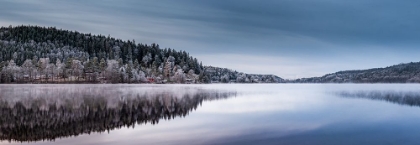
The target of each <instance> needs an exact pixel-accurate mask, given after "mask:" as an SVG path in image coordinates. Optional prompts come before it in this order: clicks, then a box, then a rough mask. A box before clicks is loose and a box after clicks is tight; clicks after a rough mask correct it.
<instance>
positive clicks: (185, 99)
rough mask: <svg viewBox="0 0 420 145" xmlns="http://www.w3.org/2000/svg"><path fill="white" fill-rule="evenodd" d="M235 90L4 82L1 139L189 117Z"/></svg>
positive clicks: (27, 139) (29, 138)
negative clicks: (207, 103)
mask: <svg viewBox="0 0 420 145" xmlns="http://www.w3.org/2000/svg"><path fill="white" fill-rule="evenodd" d="M235 95H236V92H228V91H216V90H206V89H200V88H188V87H177V88H170V87H149V88H138V87H131V86H125V87H111V86H108V87H107V86H102V87H89V86H87V85H85V86H83V85H82V86H75V85H71V86H70V87H69V86H65V87H52V86H48V85H46V86H45V85H44V86H42V87H39V86H32V85H29V86H24V87H19V86H0V96H1V97H0V115H1V117H0V139H1V140H9V141H21V142H30V141H40V140H55V139H56V138H62V137H69V136H77V135H80V134H90V133H93V132H105V131H108V132H109V131H110V130H113V129H118V128H122V127H134V126H135V125H136V124H145V123H151V124H157V123H158V122H159V120H160V119H165V120H170V119H173V118H175V117H185V116H187V115H188V113H189V112H191V111H193V110H195V109H197V107H198V105H201V103H202V102H203V101H211V100H217V99H225V98H228V97H231V96H235Z"/></svg>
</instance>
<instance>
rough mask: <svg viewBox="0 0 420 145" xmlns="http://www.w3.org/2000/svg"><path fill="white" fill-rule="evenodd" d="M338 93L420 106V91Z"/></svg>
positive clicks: (345, 95) (352, 96)
mask: <svg viewBox="0 0 420 145" xmlns="http://www.w3.org/2000/svg"><path fill="white" fill-rule="evenodd" d="M338 95H340V96H342V97H350V98H366V99H372V100H382V101H387V102H391V103H396V104H401V105H409V106H419V107H420V92H382V91H370V92H365V91H359V92H340V93H338Z"/></svg>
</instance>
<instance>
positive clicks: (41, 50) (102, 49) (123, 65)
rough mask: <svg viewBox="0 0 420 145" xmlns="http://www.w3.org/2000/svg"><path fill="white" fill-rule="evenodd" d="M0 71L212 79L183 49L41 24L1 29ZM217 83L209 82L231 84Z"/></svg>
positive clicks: (37, 77) (6, 75)
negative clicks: (42, 25)
mask: <svg viewBox="0 0 420 145" xmlns="http://www.w3.org/2000/svg"><path fill="white" fill-rule="evenodd" d="M0 70H1V74H0V83H211V82H212V80H215V79H216V78H215V76H214V75H211V71H210V73H207V72H206V71H204V66H203V64H201V62H199V61H198V60H197V59H196V58H193V57H192V56H190V55H189V54H188V53H187V52H185V51H177V50H174V49H171V48H164V49H162V48H160V47H159V45H158V44H151V45H147V44H142V43H136V42H135V41H134V40H131V41H130V40H128V41H123V40H121V39H116V38H112V37H110V36H103V35H92V34H84V33H79V32H77V31H68V30H61V29H56V28H54V27H48V28H46V27H39V26H17V27H12V26H9V27H1V28H0ZM242 74H243V73H242ZM245 75H246V74H245ZM220 76H223V74H222V75H220ZM237 76H238V75H233V76H232V77H230V78H229V80H231V79H232V80H233V79H235V80H236V77H237ZM247 77H248V78H249V79H251V76H247ZM276 77H277V76H276ZM277 78H278V77H277ZM218 79H220V81H213V82H230V81H224V80H221V79H222V78H221V77H219V78H218ZM240 79H242V78H240ZM243 79H244V80H246V78H243ZM253 80H257V79H255V78H254V79H253ZM260 80H261V79H260ZM238 82H249V83H252V82H254V83H256V82H255V81H238ZM263 82H273V83H277V82H278V81H265V80H264V81H263Z"/></svg>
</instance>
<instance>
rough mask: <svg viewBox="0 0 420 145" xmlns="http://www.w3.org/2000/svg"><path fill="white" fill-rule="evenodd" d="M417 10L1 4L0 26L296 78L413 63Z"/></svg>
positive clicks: (399, 4)
mask: <svg viewBox="0 0 420 145" xmlns="http://www.w3.org/2000/svg"><path fill="white" fill-rule="evenodd" d="M419 5H420V2H418V1H414V0H408V1H392V0H383V1H381V2H378V1H375V0H356V1H344V0H334V1H333V0H316V1H310V0H282V1H278V0H265V1H257V0H229V1H195V0H178V1H170V0H159V1H153V0H142V1H135V0H125V1H111V0H101V1H99V0H92V1H82V0H75V1H61V0H59V1H54V0H43V1H31V0H5V1H2V4H1V5H0V13H1V15H0V20H1V21H0V24H1V25H2V26H8V25H10V24H11V25H22V24H23V25H28V24H30V25H40V26H56V27H58V28H62V29H69V30H77V31H80V32H84V33H93V34H102V35H108V34H109V35H111V36H113V37H116V38H121V39H124V40H132V39H134V40H136V42H138V43H148V44H150V43H158V44H160V46H161V47H170V48H174V49H177V50H186V51H188V52H190V54H191V55H194V56H205V55H207V56H212V57H213V58H214V59H213V58H212V59H208V58H202V59H203V61H205V62H206V63H205V64H207V65H217V64H220V62H218V61H219V60H220V59H223V56H225V55H230V56H236V58H238V57H242V56H243V57H246V58H242V59H251V60H249V61H250V62H255V63H252V64H254V65H253V66H252V67H250V66H246V65H244V64H241V63H239V62H238V63H236V62H232V61H230V62H226V64H227V65H222V66H229V67H232V68H233V69H237V70H240V71H249V72H251V73H253V72H257V73H264V74H270V73H274V74H276V75H279V76H281V77H286V78H295V77H296V76H302V77H309V76H314V75H321V74H325V73H330V71H331V70H338V69H340V70H341V69H343V70H346V69H357V68H360V69H362V68H369V67H383V66H387V65H393V64H398V63H402V62H409V61H419V60H418V57H417V56H415V55H413V54H419V53H420V49H417V46H419V44H420V42H419V41H418V39H419V38H420V33H418V32H419V31H420V27H418V25H419V22H420V19H418V18H419V15H420V9H418V6H419ZM261 57H268V58H273V59H270V60H260V59H259V58H261ZM198 58H199V59H200V60H201V58H200V57H198ZM384 58H389V59H384ZM362 60H363V61H362ZM247 61H248V60H247ZM267 61H268V62H267ZM296 64H299V65H296ZM337 66H339V67H337ZM247 68H252V70H250V69H247ZM279 70H287V73H285V71H279Z"/></svg>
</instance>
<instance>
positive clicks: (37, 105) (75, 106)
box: [0, 84, 420, 145]
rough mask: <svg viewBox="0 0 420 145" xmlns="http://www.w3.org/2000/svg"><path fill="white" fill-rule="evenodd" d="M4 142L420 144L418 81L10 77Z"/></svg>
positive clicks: (4, 92)
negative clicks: (31, 80) (26, 80)
mask: <svg viewBox="0 0 420 145" xmlns="http://www.w3.org/2000/svg"><path fill="white" fill-rule="evenodd" d="M0 107H1V110H0V114H1V118H0V140H1V142H0V144H22V143H23V144H63V145H64V144H69V145H73V144H90V145H96V144H97V145H114V144H121V145H123V144H129V145H130V144H132V145H139V144H145V145H148V144H156V145H160V144H162V145H172V144H174V145H185V144H194V145H201V144H203V145H244V144H245V145H246V144H267V145H270V144H273V145H282V144H284V145H290V144H299V145H306V144H308V145H309V144H311V145H312V144H319V145H336V144H345V145H346V144H349V145H353V144H358V145H371V144H413V145H414V144H416V145H418V144H420V140H419V139H418V137H419V136H420V122H419V120H420V85H418V84H211V85H149V84H143V85H130V84H121V85H112V84H104V85H86V84H82V85H78V84H69V85H0Z"/></svg>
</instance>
